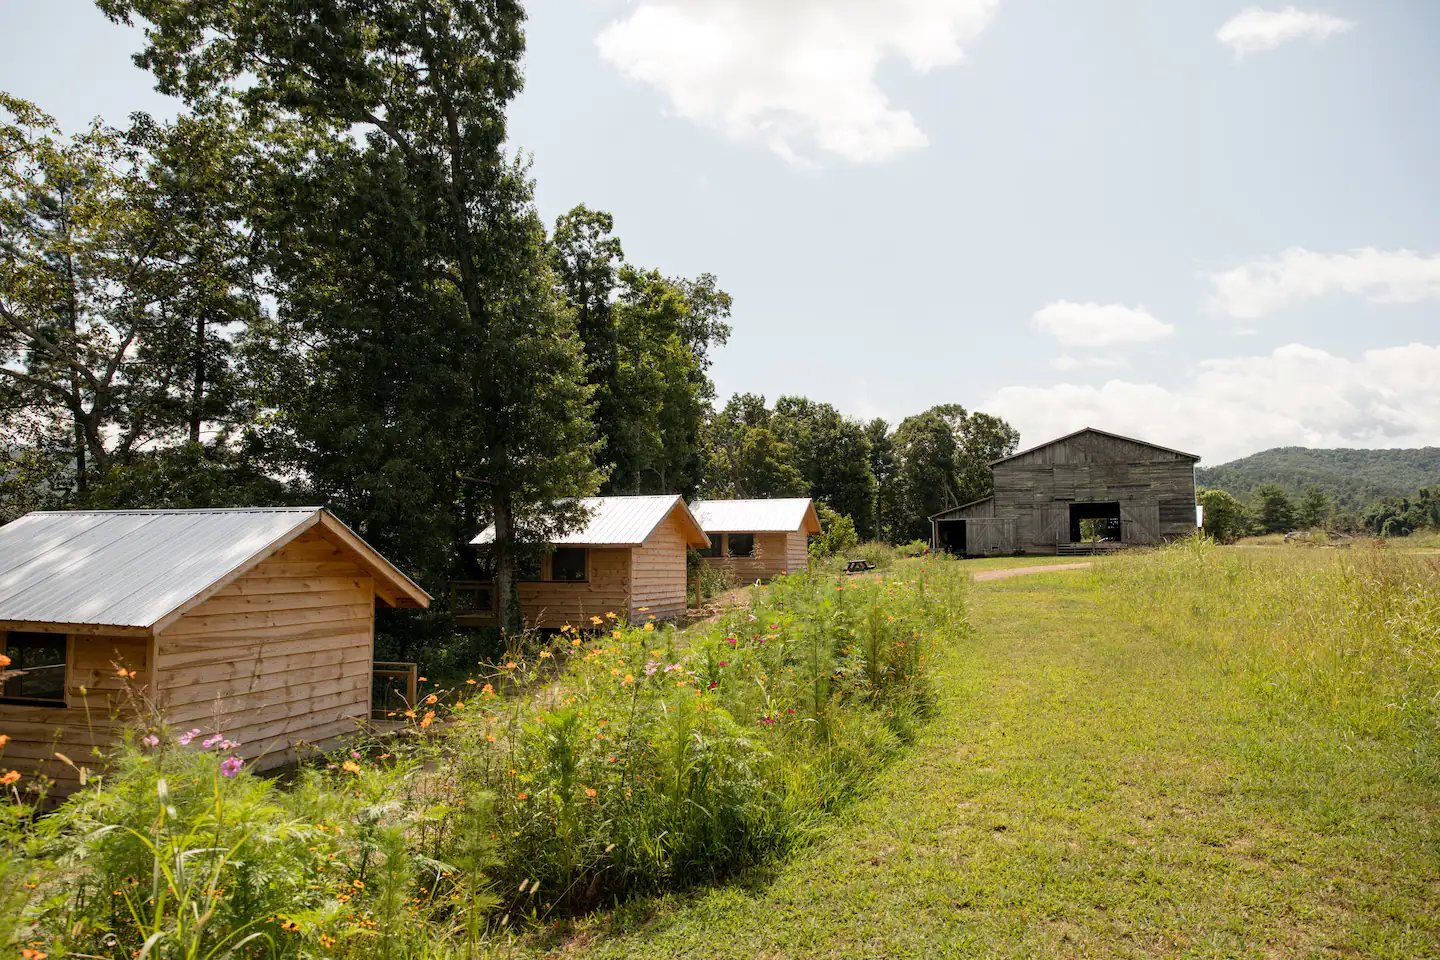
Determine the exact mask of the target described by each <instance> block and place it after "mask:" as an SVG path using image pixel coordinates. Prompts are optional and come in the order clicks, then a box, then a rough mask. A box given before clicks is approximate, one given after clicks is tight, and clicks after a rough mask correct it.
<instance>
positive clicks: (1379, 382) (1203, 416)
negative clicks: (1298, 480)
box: [981, 343, 1440, 464]
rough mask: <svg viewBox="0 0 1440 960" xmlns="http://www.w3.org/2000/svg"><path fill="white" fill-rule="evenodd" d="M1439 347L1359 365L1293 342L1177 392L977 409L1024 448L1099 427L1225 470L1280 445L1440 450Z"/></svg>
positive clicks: (1012, 402) (1006, 400) (1233, 362)
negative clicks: (999, 420) (1012, 432)
mask: <svg viewBox="0 0 1440 960" xmlns="http://www.w3.org/2000/svg"><path fill="white" fill-rule="evenodd" d="M1437 383H1440V345H1437V346H1430V345H1426V344H1420V343H1412V344H1410V345H1408V346H1402V347H1390V348H1385V349H1378V350H1368V351H1366V352H1365V353H1364V354H1363V355H1362V356H1361V357H1360V358H1359V359H1349V358H1346V357H1340V356H1335V355H1333V354H1330V353H1327V352H1326V351H1324V350H1317V349H1314V348H1312V347H1305V346H1300V345H1299V344H1291V345H1290V346H1286V347H1281V348H1279V349H1277V350H1275V351H1274V352H1272V353H1269V354H1265V355H1260V356H1250V357H1237V358H1232V359H1227V360H1210V361H1206V362H1204V363H1202V364H1201V365H1200V366H1199V368H1198V370H1197V371H1196V372H1195V374H1194V375H1193V376H1192V377H1190V378H1189V380H1188V381H1187V382H1185V383H1184V384H1183V385H1181V386H1179V387H1177V388H1175V389H1167V388H1165V387H1161V386H1157V385H1155V384H1150V383H1133V382H1129V381H1125V380H1118V379H1117V380H1111V381H1109V382H1108V383H1106V384H1104V385H1103V386H1099V387H1094V386H1084V385H1076V384H1068V383H1067V384H1059V385H1056V386H1050V387H1026V386H1015V387H1005V388H1003V389H1001V390H999V391H997V392H996V393H995V394H994V395H993V396H991V397H990V398H989V399H988V400H987V401H986V402H985V404H984V405H983V406H982V407H981V409H983V410H985V411H986V412H987V413H993V414H996V415H998V416H1002V417H1004V418H1005V419H1007V420H1009V421H1010V422H1011V423H1012V424H1014V425H1015V426H1016V427H1017V428H1018V429H1019V430H1020V434H1021V443H1022V445H1026V446H1028V445H1030V444H1032V443H1041V442H1043V441H1045V440H1048V439H1050V438H1052V437H1058V436H1063V435H1064V434H1066V433H1070V432H1072V431H1074V430H1078V429H1080V428H1081V427H1086V426H1092V427H1098V428H1100V429H1102V430H1111V431H1113V432H1115V433H1121V434H1126V435H1128V436H1135V437H1140V438H1142V439H1146V440H1150V441H1152V442H1154V443H1159V444H1163V445H1164V446H1168V447H1177V448H1179V449H1181V450H1189V451H1190V452H1192V453H1197V454H1199V455H1200V456H1202V457H1203V458H1204V460H1205V462H1206V463H1208V464H1216V463H1223V462H1225V461H1226V460H1232V459H1234V458H1236V457H1241V456H1245V455H1247V454H1251V453H1254V452H1256V451H1258V450H1263V449H1266V448H1269V447H1276V446H1294V445H1298V446H1307V447H1419V446H1440V391H1437V390H1436V389H1435V385H1436V384H1437Z"/></svg>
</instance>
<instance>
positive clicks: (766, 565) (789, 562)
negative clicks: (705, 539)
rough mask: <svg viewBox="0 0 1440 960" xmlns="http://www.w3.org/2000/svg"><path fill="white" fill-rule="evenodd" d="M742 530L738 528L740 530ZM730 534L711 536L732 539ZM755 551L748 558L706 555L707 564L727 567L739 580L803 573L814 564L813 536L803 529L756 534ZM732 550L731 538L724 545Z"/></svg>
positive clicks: (715, 566) (712, 538) (766, 578)
mask: <svg viewBox="0 0 1440 960" xmlns="http://www.w3.org/2000/svg"><path fill="white" fill-rule="evenodd" d="M737 532H738V531H737ZM729 536H730V534H728V533H712V534H710V539H711V540H712V541H713V540H717V539H719V538H722V537H724V538H728V537H729ZM751 536H753V537H754V538H755V551H754V553H753V555H751V556H748V557H731V556H723V557H706V558H705V563H706V564H707V565H708V566H711V567H714V568H716V569H717V570H726V571H728V572H729V573H730V575H731V576H733V577H734V578H735V580H736V582H737V583H742V584H749V583H754V582H755V581H757V580H759V581H762V582H764V581H768V580H770V579H772V578H774V577H778V576H780V575H781V574H782V573H803V572H804V571H805V570H807V569H808V568H809V566H810V538H809V536H807V535H806V534H805V532H804V531H802V530H793V531H791V532H789V533H756V534H751ZM722 546H723V547H724V549H726V550H728V549H729V547H728V539H727V540H726V541H725V542H724V543H723V544H722Z"/></svg>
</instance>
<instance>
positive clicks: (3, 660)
mask: <svg viewBox="0 0 1440 960" xmlns="http://www.w3.org/2000/svg"><path fill="white" fill-rule="evenodd" d="M8 666H10V658H9V657H7V656H5V654H3V653H0V667H8Z"/></svg>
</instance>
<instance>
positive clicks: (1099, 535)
mask: <svg viewBox="0 0 1440 960" xmlns="http://www.w3.org/2000/svg"><path fill="white" fill-rule="evenodd" d="M1097 540H1099V541H1109V542H1112V543H1119V542H1120V504H1119V502H1118V501H1116V502H1110V503H1072V504H1070V542H1071V543H1085V542H1093V541H1097Z"/></svg>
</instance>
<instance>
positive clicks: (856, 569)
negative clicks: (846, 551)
mask: <svg viewBox="0 0 1440 960" xmlns="http://www.w3.org/2000/svg"><path fill="white" fill-rule="evenodd" d="M874 569H875V564H873V563H871V562H870V561H869V560H847V561H845V572H846V573H864V572H865V571H866V570H874Z"/></svg>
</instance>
